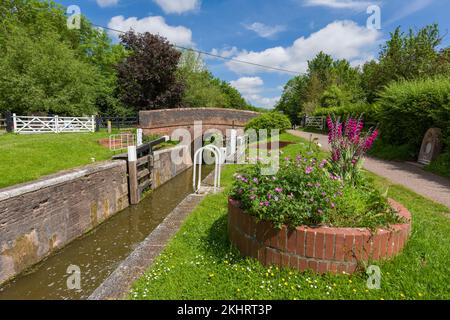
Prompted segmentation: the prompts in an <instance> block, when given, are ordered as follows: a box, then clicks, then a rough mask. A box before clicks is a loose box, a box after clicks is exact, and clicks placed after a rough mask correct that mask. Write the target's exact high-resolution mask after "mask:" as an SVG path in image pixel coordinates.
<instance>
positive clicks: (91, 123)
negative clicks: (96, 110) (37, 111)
mask: <svg viewBox="0 0 450 320" xmlns="http://www.w3.org/2000/svg"><path fill="white" fill-rule="evenodd" d="M13 125H14V133H20V134H39V133H65V132H72V133H73V132H95V117H94V116H92V117H59V116H54V117H35V116H16V114H13Z"/></svg>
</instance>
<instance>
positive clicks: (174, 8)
mask: <svg viewBox="0 0 450 320" xmlns="http://www.w3.org/2000/svg"><path fill="white" fill-rule="evenodd" d="M153 1H154V2H156V4H158V5H159V6H160V7H161V9H163V11H164V12H165V13H167V14H168V13H176V14H181V13H184V12H189V11H194V10H197V9H198V8H200V4H201V1H200V0H153Z"/></svg>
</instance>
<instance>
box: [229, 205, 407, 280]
mask: <svg viewBox="0 0 450 320" xmlns="http://www.w3.org/2000/svg"><path fill="white" fill-rule="evenodd" d="M389 201H390V204H391V206H392V207H393V208H394V209H396V210H397V211H398V212H399V214H400V215H401V216H402V217H404V218H405V219H407V221H408V222H407V223H405V224H398V225H392V226H391V227H390V228H389V230H386V229H378V230H377V232H373V233H372V232H370V231H369V230H368V229H365V228H327V227H320V228H311V227H298V228H296V229H289V228H287V227H285V226H284V227H283V228H282V229H281V230H279V229H276V228H274V227H273V225H272V224H271V223H270V222H266V221H260V222H258V221H257V219H256V218H255V217H253V216H250V215H248V214H246V213H245V212H244V211H243V210H242V209H240V208H239V203H238V202H236V201H234V200H232V199H230V200H229V205H228V234H229V237H230V240H231V242H232V244H234V245H235V246H236V247H237V248H238V249H239V251H240V252H241V254H242V255H244V256H248V257H252V258H255V259H257V260H259V261H260V262H261V263H262V264H264V265H266V266H269V265H277V266H281V267H287V268H292V269H297V270H300V271H305V270H308V269H310V270H313V271H315V272H318V273H326V272H331V273H342V272H346V273H353V272H355V271H356V269H357V267H358V265H359V264H360V263H361V262H369V261H377V260H383V259H389V258H391V257H394V256H395V255H397V254H398V253H399V252H401V250H402V249H403V247H404V246H405V244H406V242H407V240H408V238H409V235H410V232H411V214H410V213H409V211H408V210H407V209H406V208H405V207H403V206H402V205H401V204H399V203H397V202H395V201H393V200H389Z"/></svg>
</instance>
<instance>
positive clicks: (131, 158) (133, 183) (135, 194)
mask: <svg viewBox="0 0 450 320" xmlns="http://www.w3.org/2000/svg"><path fill="white" fill-rule="evenodd" d="M128 184H129V187H130V204H131V205H135V204H138V203H139V191H138V178H137V153H136V146H129V147H128Z"/></svg>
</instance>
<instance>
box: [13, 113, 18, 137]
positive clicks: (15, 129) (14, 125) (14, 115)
mask: <svg viewBox="0 0 450 320" xmlns="http://www.w3.org/2000/svg"><path fill="white" fill-rule="evenodd" d="M12 118H13V132H14V133H15V132H16V131H17V118H16V114H15V113H13V116H12Z"/></svg>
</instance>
